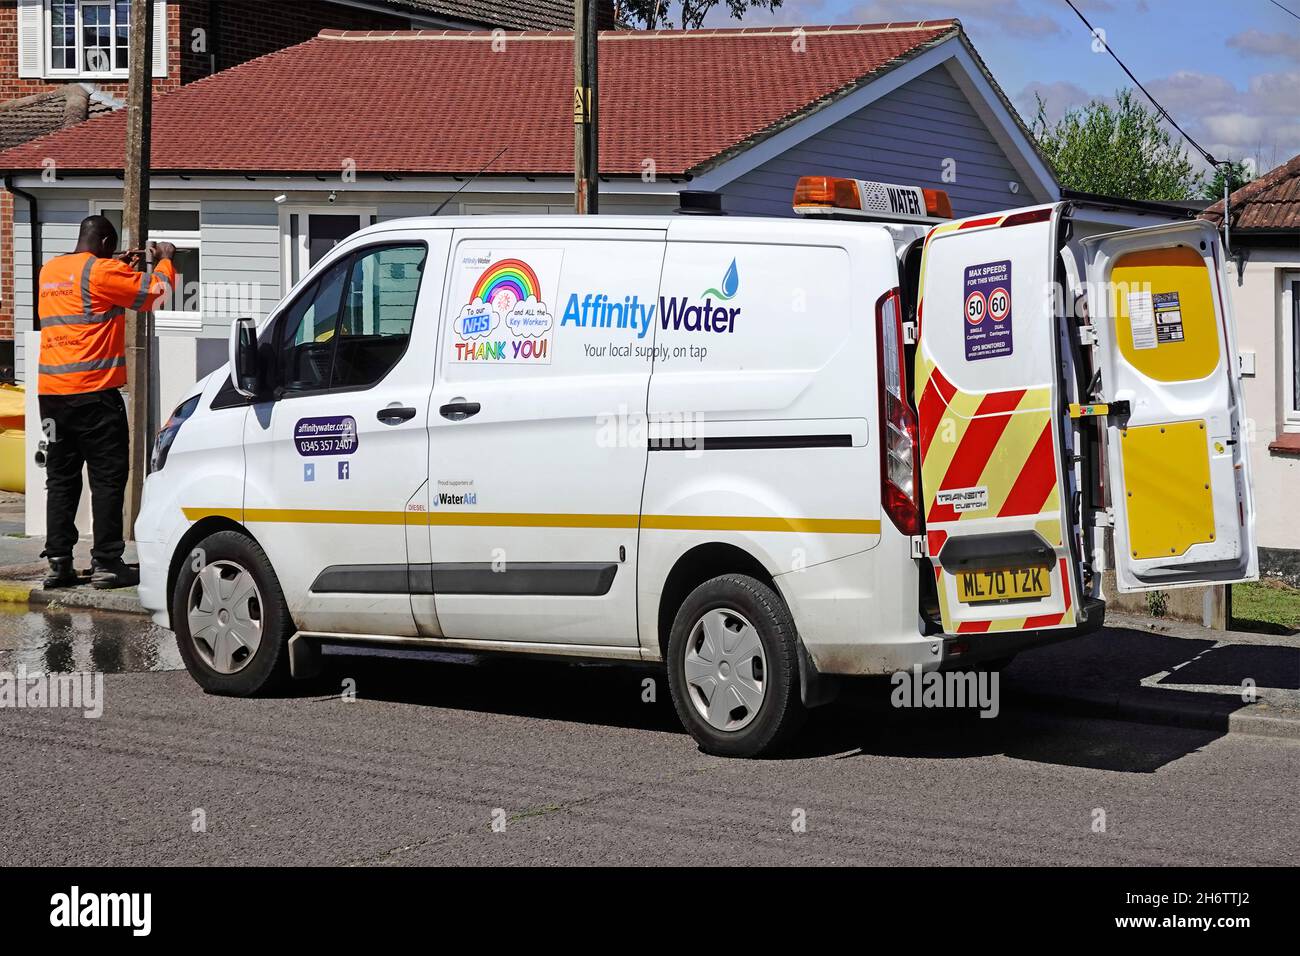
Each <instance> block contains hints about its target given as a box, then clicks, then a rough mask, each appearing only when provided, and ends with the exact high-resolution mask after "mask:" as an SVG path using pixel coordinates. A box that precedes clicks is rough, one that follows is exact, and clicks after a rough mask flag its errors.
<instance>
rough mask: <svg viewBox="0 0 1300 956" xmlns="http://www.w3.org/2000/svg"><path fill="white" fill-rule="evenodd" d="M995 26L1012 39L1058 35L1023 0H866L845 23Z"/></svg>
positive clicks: (1054, 22)
mask: <svg viewBox="0 0 1300 956" xmlns="http://www.w3.org/2000/svg"><path fill="white" fill-rule="evenodd" d="M950 17H957V18H958V19H960V20H961V21H962V22H964V23H978V24H981V25H988V26H996V27H998V28H999V29H1001V30H1002V31H1003V32H1005V33H1007V34H1009V35H1011V36H1023V37H1044V36H1052V35H1054V34H1057V33H1060V32H1061V24H1060V23H1059V22H1057V20H1055V19H1054V18H1053V17H1050V16H1047V15H1046V14H1042V13H1034V12H1031V11H1030V10H1029V9H1027V8H1026V7H1025V4H1024V3H1023V2H1022V0H944V2H942V3H935V2H927V0H865V2H863V3H859V4H858V5H857V6H855V7H853V8H852V10H850V11H849V14H848V16H847V19H848V20H851V21H856V22H859V23H873V22H888V21H891V20H946V19H948V18H950Z"/></svg>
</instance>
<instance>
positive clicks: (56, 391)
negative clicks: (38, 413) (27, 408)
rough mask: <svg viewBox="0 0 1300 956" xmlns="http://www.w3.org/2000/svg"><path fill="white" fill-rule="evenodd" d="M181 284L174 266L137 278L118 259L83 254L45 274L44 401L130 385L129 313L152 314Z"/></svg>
mask: <svg viewBox="0 0 1300 956" xmlns="http://www.w3.org/2000/svg"><path fill="white" fill-rule="evenodd" d="M175 284H176V269H175V268H174V267H173V266H172V264H171V262H170V261H169V260H166V259H164V260H163V261H162V262H160V263H158V266H157V270H156V271H155V272H152V273H150V272H144V273H141V272H136V271H135V270H134V269H132V268H131V267H130V266H128V265H127V264H126V263H124V262H121V261H119V260H117V259H99V258H97V257H95V256H93V255H91V254H90V253H89V252H78V253H73V254H72V255H67V256H58V257H57V258H54V259H51V260H50V261H49V262H47V263H46V264H45V267H44V268H42V269H41V301H40V308H39V314H40V318H41V362H40V376H39V384H38V391H39V393H40V394H41V395H75V394H79V393H82V392H98V391H102V390H104V389H106V388H119V387H121V386H123V385H125V384H126V320H125V312H126V310H127V309H128V308H129V309H135V310H137V311H140V310H148V309H149V308H150V307H151V306H153V304H154V303H155V302H156V301H157V300H158V299H159V298H161V297H162V296H163V295H164V294H165V293H167V292H168V291H169V290H170V289H171V288H173V287H174V286H175Z"/></svg>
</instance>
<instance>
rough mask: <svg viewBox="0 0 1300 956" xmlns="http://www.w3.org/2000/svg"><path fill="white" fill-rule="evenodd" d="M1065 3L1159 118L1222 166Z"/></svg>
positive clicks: (1209, 160) (1208, 159)
mask: <svg viewBox="0 0 1300 956" xmlns="http://www.w3.org/2000/svg"><path fill="white" fill-rule="evenodd" d="M1274 2H1276V0H1274ZM1065 3H1066V5H1067V6H1068V7H1069V8H1070V9H1071V10H1073V11H1074V14H1075V16H1077V17H1078V18H1079V19H1080V20H1082V21H1083V25H1084V26H1086V27H1087V28H1088V32H1089V33H1091V34H1092V36H1093V39H1095V40H1097V41H1098V42H1100V43H1101V45H1102V48H1103V49H1104V50H1105V51H1106V52H1107V53H1109V54H1110V56H1111V59H1113V60H1114V61H1115V62H1116V63H1118V64H1119V68H1120V69H1121V70H1123V71H1124V72H1125V73H1126V74H1127V75H1128V78H1129V79H1130V80H1132V81H1133V84H1134V85H1135V86H1136V87H1137V88H1138V89H1139V90H1141V91H1142V93H1143V95H1144V96H1146V98H1147V99H1148V100H1150V101H1151V105H1152V106H1154V107H1155V108H1156V112H1157V113H1158V114H1159V115H1160V116H1162V117H1164V119H1165V121H1166V122H1167V123H1168V124H1169V125H1170V126H1172V127H1173V128H1174V129H1176V130H1178V133H1179V135H1181V136H1182V137H1183V139H1185V140H1187V142H1188V143H1190V144H1191V146H1192V148H1193V149H1195V150H1196V151H1197V152H1198V153H1200V154H1201V155H1202V156H1204V157H1205V161H1206V162H1207V163H1209V164H1210V165H1211V166H1222V165H1223V163H1222V162H1220V161H1219V160H1217V159H1215V158H1214V157H1213V156H1211V155H1210V152H1209V150H1207V149H1205V148H1204V147H1203V146H1201V144H1200V143H1198V142H1197V141H1196V140H1194V139H1192V137H1191V136H1189V135H1188V133H1187V131H1186V130H1185V129H1183V128H1182V127H1181V126H1179V125H1178V121H1177V120H1176V119H1174V118H1173V115H1172V114H1170V112H1169V111H1168V110H1167V109H1165V108H1164V107H1163V106H1161V105H1160V102H1159V101H1158V100H1157V99H1156V98H1155V97H1154V96H1152V95H1151V91H1150V90H1148V89H1147V88H1146V87H1145V86H1143V85H1142V81H1141V80H1139V79H1138V78H1137V77H1136V76H1134V75H1133V71H1132V70H1130V69H1129V68H1128V67H1127V66H1125V65H1124V61H1123V60H1121V59H1120V58H1119V56H1118V55H1117V54H1116V53H1115V51H1114V50H1112V49H1111V48H1110V44H1109V43H1107V42H1106V37H1105V35H1104V34H1102V33H1099V32H1098V31H1097V29H1096V28H1095V27H1094V26H1093V25H1092V24H1091V23H1089V22H1088V18H1087V17H1085V16H1084V15H1083V13H1082V12H1081V11H1080V10H1079V8H1078V7H1076V6H1075V5H1074V0H1065ZM1278 6H1281V4H1278ZM1282 9H1284V10H1285V9H1286V8H1285V7H1283V8H1282ZM1287 12H1288V13H1290V12H1291V11H1289V10H1287Z"/></svg>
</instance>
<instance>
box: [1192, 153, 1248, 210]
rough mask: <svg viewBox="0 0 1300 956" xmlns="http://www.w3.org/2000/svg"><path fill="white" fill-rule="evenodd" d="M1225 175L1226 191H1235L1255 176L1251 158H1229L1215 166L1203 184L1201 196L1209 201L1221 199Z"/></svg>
mask: <svg viewBox="0 0 1300 956" xmlns="http://www.w3.org/2000/svg"><path fill="white" fill-rule="evenodd" d="M1225 176H1226V177H1227V179H1228V192H1230V193H1235V192H1236V191H1237V190H1238V189H1240V188H1241V187H1242V186H1244V185H1246V183H1248V182H1250V181H1251V180H1252V179H1254V178H1255V164H1254V162H1253V161H1251V160H1247V159H1241V160H1229V161H1228V162H1227V163H1226V164H1225V165H1223V166H1215V167H1214V175H1213V176H1211V177H1210V179H1209V182H1207V183H1206V184H1205V192H1203V193H1202V194H1201V198H1202V199H1208V200H1210V201H1211V202H1217V201H1218V200H1220V199H1222V198H1223V180H1224V177H1225Z"/></svg>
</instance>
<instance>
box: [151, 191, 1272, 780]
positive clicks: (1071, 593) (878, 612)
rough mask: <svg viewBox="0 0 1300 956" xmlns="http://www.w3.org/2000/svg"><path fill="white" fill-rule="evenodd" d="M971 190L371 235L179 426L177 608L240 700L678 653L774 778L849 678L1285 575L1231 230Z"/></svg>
mask: <svg viewBox="0 0 1300 956" xmlns="http://www.w3.org/2000/svg"><path fill="white" fill-rule="evenodd" d="M945 200H946V197H944V196H943V195H942V194H939V193H933V192H930V191H923V190H920V189H912V188H910V187H889V188H886V187H884V186H882V185H880V184H869V183H862V182H858V181H854V180H834V179H828V178H824V177H812V178H808V179H806V180H805V181H802V182H801V183H800V185H799V190H798V192H797V193H796V208H797V209H798V210H799V211H800V212H802V213H804V215H803V216H802V217H801V218H795V219H788V220H781V219H758V218H732V217H724V216H679V217H673V218H641V217H637V218H618V217H604V216H601V217H582V218H576V217H575V218H557V217H545V218H504V217H501V218H488V217H476V218H473V219H468V218H466V219H460V218H436V219H415V220H406V221H398V222H388V223H384V224H381V225H377V226H373V227H371V228H369V229H365V230H363V231H361V232H359V233H357V234H355V235H354V236H352V237H350V238H349V239H347V240H346V241H344V242H343V243H342V244H340V245H339V246H338V247H337V248H335V249H334V250H333V251H332V253H331V254H330V255H329V256H327V257H326V258H325V259H324V260H323V261H321V262H320V263H319V264H318V265H317V266H316V267H315V268H314V269H313V270H312V271H311V273H310V274H309V275H308V276H307V277H306V278H305V279H304V280H303V281H302V282H301V283H299V284H298V286H297V287H296V288H295V289H294V290H293V291H292V292H291V293H290V295H288V296H287V297H286V299H285V300H284V302H283V303H282V304H281V305H280V306H279V307H278V308H277V309H276V311H275V312H274V313H273V314H272V315H271V316H270V317H269V318H268V319H267V320H266V321H265V322H264V323H263V324H262V325H261V327H260V328H254V325H253V323H252V321H251V320H240V321H239V322H237V323H236V324H235V327H234V328H233V329H232V335H231V363H230V366H229V368H227V369H222V370H219V371H218V372H216V373H214V374H213V375H212V376H210V377H209V378H207V379H206V380H205V381H203V382H201V383H199V384H198V385H197V386H196V387H195V389H194V390H193V392H192V394H191V395H190V396H189V397H187V398H186V399H185V400H184V401H183V402H182V403H181V404H180V406H179V407H178V408H177V409H176V411H175V412H174V413H173V414H172V416H171V418H170V420H169V421H168V422H167V423H166V425H165V426H164V428H163V429H162V431H161V432H160V434H159V436H158V439H157V442H156V445H155V451H154V462H153V473H152V474H151V475H150V476H149V479H148V481H147V483H146V490H145V501H144V508H143V511H142V513H141V515H140V518H139V520H138V522H137V525H136V536H137V540H138V543H139V555H140V562H141V584H140V597H141V600H142V601H143V603H144V605H145V607H146V608H148V609H149V610H150V611H151V612H152V613H153V616H154V619H155V620H156V621H157V622H159V623H160V624H162V625H164V626H168V627H171V628H172V629H174V630H175V631H176V634H177V637H178V641H179V645H180V648H181V652H182V654H183V656H184V658H185V662H186V664H187V666H188V668H189V670H190V673H191V674H192V675H193V676H194V678H195V680H196V681H197V682H198V683H199V684H201V685H202V686H203V687H204V688H206V689H208V690H210V691H213V692H217V693H227V694H239V695H248V694H255V693H258V692H260V691H262V690H264V689H266V688H268V687H270V686H272V685H273V684H275V683H277V682H279V681H282V680H284V679H286V678H288V677H289V676H290V675H293V676H306V675H310V674H312V673H314V672H315V671H316V670H317V668H318V667H319V663H320V658H321V655H322V654H323V653H327V652H329V651H330V650H331V649H333V648H336V647H338V646H339V645H348V646H350V647H352V648H355V647H370V648H377V647H392V646H402V647H406V648H430V649H437V650H439V651H444V652H445V651H447V650H455V651H469V652H484V651H503V652H521V653H529V654H542V655H567V656H577V657H589V658H603V659H615V660H628V661H650V662H658V661H662V662H665V663H666V665H667V672H668V679H669V684H670V687H671V691H672V696H673V700H674V703H675V705H676V708H677V712H678V714H679V715H680V717H681V719H682V722H683V723H684V724H685V726H686V727H687V729H688V730H689V731H690V732H691V733H692V734H693V735H694V736H695V738H696V739H697V740H698V741H699V743H700V744H701V746H702V747H704V748H705V749H706V750H709V751H711V752H714V753H720V754H730V755H755V754H759V753H762V752H765V751H768V750H770V749H771V748H774V747H777V746H779V745H780V744H781V743H782V742H783V741H784V740H787V739H788V738H789V736H790V735H791V734H792V733H793V732H794V730H795V728H796V727H797V726H798V723H799V719H800V717H801V715H802V713H803V712H804V710H805V708H806V707H809V706H815V705H816V704H819V703H822V702H824V701H825V700H827V699H829V698H830V697H831V696H833V693H834V690H835V680H836V678H838V677H840V676H842V675H873V674H889V673H892V672H895V671H899V670H903V669H908V668H912V667H914V666H919V667H920V668H923V669H925V670H932V669H941V668H967V667H972V666H985V667H996V666H998V665H999V664H1000V663H1002V662H1004V661H1005V660H1007V659H1009V658H1010V656H1011V655H1013V654H1015V653H1016V652H1017V651H1019V650H1021V649H1024V648H1028V647H1033V646H1035V645H1038V644H1041V643H1044V642H1046V641H1048V640H1050V639H1053V638H1055V637H1061V636H1068V635H1070V634H1075V633H1079V632H1080V631H1081V630H1085V629H1090V628H1095V627H1098V626H1100V624H1101V621H1102V612H1103V600H1104V595H1103V594H1102V591H1101V572H1102V570H1103V569H1105V568H1106V567H1108V566H1110V564H1111V562H1112V561H1113V567H1114V569H1115V571H1116V573H1117V578H1118V582H1119V587H1120V589H1121V590H1134V589H1142V588H1152V587H1160V588H1168V587H1177V586H1183V585H1190V584H1199V583H1206V582H1230V581H1241V580H1246V579H1249V578H1251V577H1253V576H1254V575H1255V573H1256V571H1255V548H1254V528H1253V522H1254V511H1253V507H1252V503H1251V492H1250V482H1249V475H1248V471H1247V469H1248V465H1247V461H1248V459H1247V456H1246V454H1245V449H1244V448H1243V445H1242V439H1243V421H1244V410H1243V408H1242V406H1241V387H1240V382H1239V380H1238V372H1237V367H1236V361H1235V344H1234V336H1235V333H1234V328H1233V324H1232V319H1231V315H1230V313H1229V309H1228V302H1227V299H1226V297H1225V295H1224V291H1223V284H1222V279H1221V266H1222V261H1221V255H1220V249H1219V242H1218V238H1217V236H1216V234H1215V232H1214V231H1213V229H1211V228H1210V227H1209V226H1208V225H1206V224H1204V223H1199V222H1178V223H1166V222H1161V223H1159V224H1157V225H1154V226H1147V227H1145V228H1132V226H1133V225H1135V224H1137V223H1140V222H1144V221H1145V222H1148V223H1149V222H1151V221H1152V219H1151V218H1150V217H1143V216H1141V215H1139V214H1137V213H1133V212H1128V211H1124V210H1114V209H1106V208H1104V207H1102V206H1091V205H1089V204H1082V203H1058V204H1054V205H1050V206H1041V207H1036V208H1029V209H1023V210H1014V211H1010V212H1007V213H1000V214H996V215H986V216H980V217H976V218H973V219H966V220H961V221H941V219H940V214H941V213H942V212H943V211H944V210H943V206H944V205H945ZM817 220H822V221H817Z"/></svg>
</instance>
